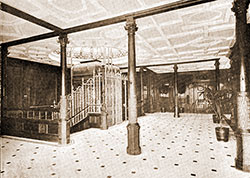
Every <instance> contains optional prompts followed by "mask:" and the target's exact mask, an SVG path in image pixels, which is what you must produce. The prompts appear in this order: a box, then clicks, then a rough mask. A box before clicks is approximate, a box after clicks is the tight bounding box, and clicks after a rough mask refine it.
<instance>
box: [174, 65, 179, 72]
mask: <svg viewBox="0 0 250 178" xmlns="http://www.w3.org/2000/svg"><path fill="white" fill-rule="evenodd" d="M173 68H174V71H175V72H177V70H178V66H177V64H175V65H174V67H173Z"/></svg>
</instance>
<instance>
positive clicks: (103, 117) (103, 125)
mask: <svg viewBox="0 0 250 178" xmlns="http://www.w3.org/2000/svg"><path fill="white" fill-rule="evenodd" d="M101 129H102V130H107V129H108V125H107V113H106V112H104V111H102V113H101Z"/></svg>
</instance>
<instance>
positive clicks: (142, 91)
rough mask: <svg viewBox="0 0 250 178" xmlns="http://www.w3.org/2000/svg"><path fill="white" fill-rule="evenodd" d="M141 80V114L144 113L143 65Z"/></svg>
mask: <svg viewBox="0 0 250 178" xmlns="http://www.w3.org/2000/svg"><path fill="white" fill-rule="evenodd" d="M140 82H141V104H140V106H141V115H142V116H143V115H144V83H143V67H141V68H140Z"/></svg>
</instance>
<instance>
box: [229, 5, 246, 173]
mask: <svg viewBox="0 0 250 178" xmlns="http://www.w3.org/2000/svg"><path fill="white" fill-rule="evenodd" d="M248 6H249V1H248V0H235V1H234V3H233V8H232V11H233V12H234V13H235V17H236V42H237V44H238V47H239V54H240V55H239V56H240V59H239V63H240V77H239V79H240V87H239V91H238V96H237V117H236V118H237V122H236V123H237V130H236V142H237V156H236V159H235V165H236V168H237V169H240V170H244V171H249V172H250V149H249V147H250V133H249V130H248V129H249V128H248V125H249V124H248V123H249V110H248V103H249V98H248V93H247V87H249V83H248V82H247V75H246V72H247V71H246V63H249V59H248V58H249V46H250V45H249V40H248V27H247V16H246V13H247V9H248ZM247 85H248V86H247Z"/></svg>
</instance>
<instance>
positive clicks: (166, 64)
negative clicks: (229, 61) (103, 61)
mask: <svg viewBox="0 0 250 178" xmlns="http://www.w3.org/2000/svg"><path fill="white" fill-rule="evenodd" d="M216 60H220V58H214V59H204V60H197V61H185V62H174V63H165V64H164V63H163V64H148V65H138V66H136V68H140V67H144V68H148V67H160V66H169V65H175V64H177V65H180V64H191V63H199V62H209V61H216ZM127 68H128V67H127V66H125V67H120V69H127Z"/></svg>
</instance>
